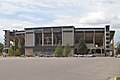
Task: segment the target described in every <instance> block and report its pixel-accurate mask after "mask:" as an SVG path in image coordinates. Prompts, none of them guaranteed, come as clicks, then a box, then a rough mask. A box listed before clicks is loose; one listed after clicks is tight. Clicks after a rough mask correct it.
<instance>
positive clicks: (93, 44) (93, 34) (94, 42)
mask: <svg viewBox="0 0 120 80" xmlns="http://www.w3.org/2000/svg"><path fill="white" fill-rule="evenodd" d="M93 45H94V47H95V31H94V33H93Z"/></svg>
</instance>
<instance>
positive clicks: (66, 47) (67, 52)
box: [64, 44, 71, 57]
mask: <svg viewBox="0 0 120 80" xmlns="http://www.w3.org/2000/svg"><path fill="white" fill-rule="evenodd" d="M70 52H71V50H70V46H69V44H66V45H65V48H64V54H65V56H66V57H68V56H69V54H70Z"/></svg>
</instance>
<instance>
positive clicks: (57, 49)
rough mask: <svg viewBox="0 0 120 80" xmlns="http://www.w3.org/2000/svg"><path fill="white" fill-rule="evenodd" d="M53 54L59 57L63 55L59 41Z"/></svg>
mask: <svg viewBox="0 0 120 80" xmlns="http://www.w3.org/2000/svg"><path fill="white" fill-rule="evenodd" d="M55 54H56V56H58V57H61V56H62V55H63V49H62V44H61V43H60V42H59V43H58V44H57V47H56V49H55Z"/></svg>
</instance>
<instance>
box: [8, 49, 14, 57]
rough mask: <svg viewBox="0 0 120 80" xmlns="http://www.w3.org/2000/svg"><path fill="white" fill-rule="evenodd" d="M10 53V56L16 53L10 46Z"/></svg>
mask: <svg viewBox="0 0 120 80" xmlns="http://www.w3.org/2000/svg"><path fill="white" fill-rule="evenodd" d="M8 54H9V56H12V55H13V54H14V51H13V49H12V48H10V49H9V50H8Z"/></svg>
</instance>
